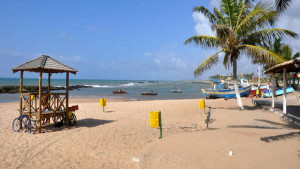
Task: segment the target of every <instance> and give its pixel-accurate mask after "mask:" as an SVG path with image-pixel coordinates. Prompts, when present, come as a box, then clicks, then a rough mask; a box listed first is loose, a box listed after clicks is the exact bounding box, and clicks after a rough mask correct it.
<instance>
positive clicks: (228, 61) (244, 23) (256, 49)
mask: <svg viewBox="0 0 300 169" xmlns="http://www.w3.org/2000/svg"><path fill="white" fill-rule="evenodd" d="M193 11H194V12H200V13H202V14H203V15H204V16H205V17H207V18H208V20H209V22H210V24H211V29H212V31H213V32H214V33H215V36H208V35H196V36H193V37H191V38H189V39H187V40H186V41H185V44H195V45H198V46H201V47H204V48H216V49H220V50H219V51H218V52H216V53H215V54H213V55H211V56H209V57H208V58H206V59H205V60H204V61H203V62H202V63H201V64H200V65H199V67H198V68H196V70H195V71H194V75H195V76H198V75H201V74H202V73H203V72H204V71H206V70H208V69H210V68H211V67H212V66H213V65H215V64H217V63H218V62H219V55H220V54H221V53H223V54H224V60H223V65H224V66H225V67H226V68H229V67H231V66H232V68H233V79H234V80H236V79H237V59H238V58H239V57H240V56H241V55H240V54H241V53H245V54H246V56H248V57H250V58H251V59H252V60H253V61H254V60H256V61H258V62H259V63H261V64H263V63H266V62H268V63H269V64H277V63H281V62H283V61H284V60H283V59H282V58H281V57H280V56H279V55H278V54H276V53H274V52H272V51H271V50H268V49H266V48H265V47H264V43H265V42H267V41H273V40H274V38H284V37H286V36H289V37H293V38H296V37H297V34H296V33H295V32H293V31H290V30H286V29H282V28H274V27H273V26H274V23H275V21H276V20H277V18H278V13H277V12H276V11H274V10H273V8H272V7H271V5H270V4H268V3H266V2H258V3H257V4H253V2H252V1H251V0H221V5H220V7H219V8H216V7H215V8H214V9H213V12H211V11H209V10H208V9H207V8H205V7H204V6H200V7H195V8H194V10H193ZM235 89H236V93H237V100H238V104H239V106H240V107H241V109H242V108H243V105H242V104H241V100H240V97H239V93H238V89H237V88H235Z"/></svg>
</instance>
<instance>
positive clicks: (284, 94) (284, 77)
mask: <svg viewBox="0 0 300 169" xmlns="http://www.w3.org/2000/svg"><path fill="white" fill-rule="evenodd" d="M286 86H287V84H286V68H284V69H283V98H282V100H283V103H282V104H283V114H286Z"/></svg>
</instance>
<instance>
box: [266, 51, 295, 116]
mask: <svg viewBox="0 0 300 169" xmlns="http://www.w3.org/2000/svg"><path fill="white" fill-rule="evenodd" d="M287 72H300V58H299V57H298V58H296V59H292V60H289V61H287V62H284V63H280V64H277V65H275V66H273V67H271V68H270V69H268V70H266V71H264V73H265V74H271V75H272V84H273V88H272V92H273V95H272V108H273V109H274V107H275V100H274V96H275V89H274V86H275V74H276V73H282V74H283V99H282V100H283V113H284V114H286V113H287V112H286V88H287V84H286V82H287V80H286V78H287V75H286V74H287Z"/></svg>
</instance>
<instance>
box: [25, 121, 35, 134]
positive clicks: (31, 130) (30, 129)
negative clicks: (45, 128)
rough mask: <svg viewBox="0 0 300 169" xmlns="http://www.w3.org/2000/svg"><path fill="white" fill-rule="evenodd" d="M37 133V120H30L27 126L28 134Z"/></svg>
mask: <svg viewBox="0 0 300 169" xmlns="http://www.w3.org/2000/svg"><path fill="white" fill-rule="evenodd" d="M36 131H37V124H36V121H35V120H29V121H28V126H27V132H28V133H29V134H34V133H35V132H36Z"/></svg>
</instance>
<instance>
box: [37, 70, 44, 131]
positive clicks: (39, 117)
mask: <svg viewBox="0 0 300 169" xmlns="http://www.w3.org/2000/svg"><path fill="white" fill-rule="evenodd" d="M42 78H43V73H42V72H40V77H39V115H38V126H39V133H40V132H42V124H41V114H42Z"/></svg>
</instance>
